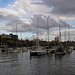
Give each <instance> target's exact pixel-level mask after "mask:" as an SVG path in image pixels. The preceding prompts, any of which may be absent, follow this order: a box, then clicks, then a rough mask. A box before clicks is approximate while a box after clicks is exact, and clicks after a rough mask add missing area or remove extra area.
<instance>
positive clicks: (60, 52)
mask: <svg viewBox="0 0 75 75" xmlns="http://www.w3.org/2000/svg"><path fill="white" fill-rule="evenodd" d="M56 55H65V49H64V47H63V45H62V44H61V30H60V23H59V46H58V47H57V49H56V51H55V56H56Z"/></svg>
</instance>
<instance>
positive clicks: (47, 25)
mask: <svg viewBox="0 0 75 75" xmlns="http://www.w3.org/2000/svg"><path fill="white" fill-rule="evenodd" d="M48 22H49V18H47V35H48V46H49V24H48Z"/></svg>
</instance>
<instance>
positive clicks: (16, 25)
mask: <svg viewBox="0 0 75 75" xmlns="http://www.w3.org/2000/svg"><path fill="white" fill-rule="evenodd" d="M16 35H17V24H16Z"/></svg>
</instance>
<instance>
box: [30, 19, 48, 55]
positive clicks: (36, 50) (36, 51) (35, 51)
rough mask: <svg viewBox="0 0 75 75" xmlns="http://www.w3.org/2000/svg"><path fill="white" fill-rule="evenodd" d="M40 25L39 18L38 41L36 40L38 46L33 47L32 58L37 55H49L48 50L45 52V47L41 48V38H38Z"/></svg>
mask: <svg viewBox="0 0 75 75" xmlns="http://www.w3.org/2000/svg"><path fill="white" fill-rule="evenodd" d="M38 24H39V18H37V33H36V34H37V39H36V46H33V47H32V49H31V50H30V55H31V56H37V55H44V54H46V53H47V51H46V50H43V47H41V46H39V36H38V30H39V28H38Z"/></svg>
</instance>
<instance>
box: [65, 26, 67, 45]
mask: <svg viewBox="0 0 75 75" xmlns="http://www.w3.org/2000/svg"><path fill="white" fill-rule="evenodd" d="M66 35H67V34H66V26H65V45H66V46H67V38H66Z"/></svg>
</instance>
